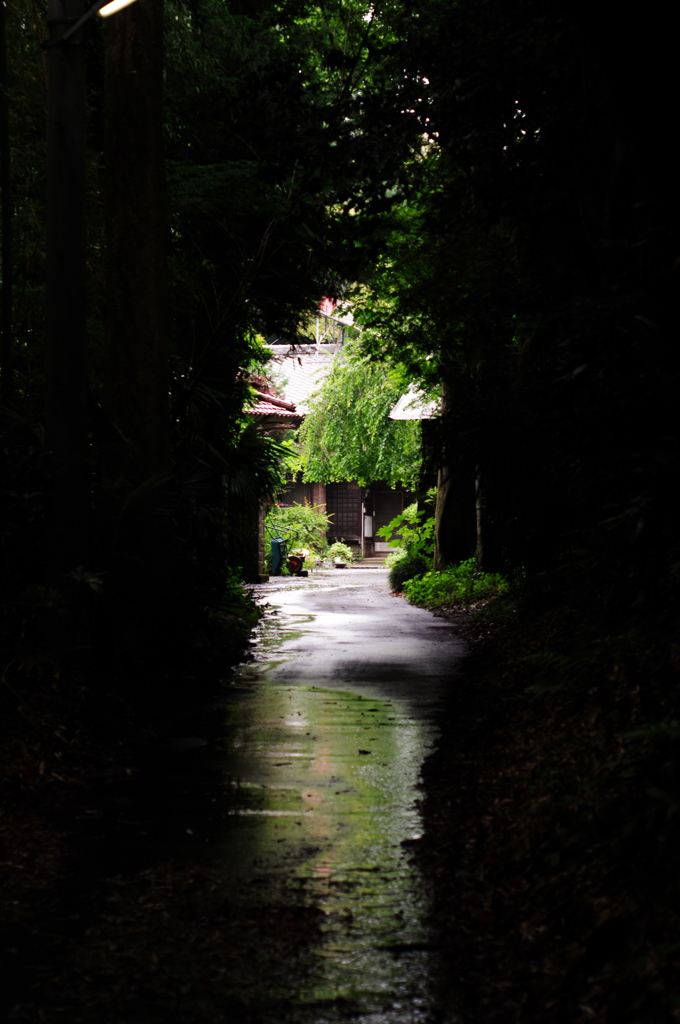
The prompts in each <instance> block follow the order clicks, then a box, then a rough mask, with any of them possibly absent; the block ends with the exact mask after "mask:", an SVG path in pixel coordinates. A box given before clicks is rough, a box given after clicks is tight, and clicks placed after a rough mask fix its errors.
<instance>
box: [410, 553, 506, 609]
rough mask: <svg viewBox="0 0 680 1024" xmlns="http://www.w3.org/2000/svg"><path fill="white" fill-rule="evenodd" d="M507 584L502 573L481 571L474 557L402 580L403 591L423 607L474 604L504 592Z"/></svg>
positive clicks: (414, 574)
mask: <svg viewBox="0 0 680 1024" xmlns="http://www.w3.org/2000/svg"><path fill="white" fill-rule="evenodd" d="M414 577H415V578H414ZM507 588H508V584H507V581H506V580H505V579H504V577H503V576H501V575H500V573H495V572H482V570H481V569H480V568H479V566H478V565H477V562H476V560H475V559H474V558H468V559H467V561H465V562H461V563H460V564H459V565H455V566H450V567H449V568H447V569H445V570H443V571H442V572H425V573H424V574H423V575H420V574H416V573H413V574H411V576H409V577H407V578H406V581H405V582H404V583H403V590H404V593H405V594H406V596H407V598H408V599H409V601H410V602H411V604H417V605H420V606H421V607H423V608H437V607H439V605H443V604H471V603H472V602H473V601H478V600H480V599H481V598H484V597H495V596H496V595H498V594H502V593H503V591H505V590H507Z"/></svg>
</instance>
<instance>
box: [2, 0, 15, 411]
mask: <svg viewBox="0 0 680 1024" xmlns="http://www.w3.org/2000/svg"><path fill="white" fill-rule="evenodd" d="M6 17H7V9H6V7H5V4H4V3H0V194H1V195H2V228H1V230H2V256H1V257H0V261H1V266H2V292H1V294H0V390H1V391H2V394H4V395H6V394H7V393H8V392H9V391H11V389H12V376H13V362H14V360H13V347H12V277H13V274H12V270H13V263H14V255H13V245H12V228H13V205H14V200H13V196H12V167H11V162H10V139H9V77H8V74H7V31H6Z"/></svg>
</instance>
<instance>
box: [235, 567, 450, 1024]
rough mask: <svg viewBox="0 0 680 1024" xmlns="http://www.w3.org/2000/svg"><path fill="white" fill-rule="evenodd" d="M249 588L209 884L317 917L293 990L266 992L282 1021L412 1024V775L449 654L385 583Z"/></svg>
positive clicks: (420, 975) (418, 883)
mask: <svg viewBox="0 0 680 1024" xmlns="http://www.w3.org/2000/svg"><path fill="white" fill-rule="evenodd" d="M257 591H258V593H257V597H258V600H260V601H261V602H262V603H263V604H266V605H267V612H266V615H265V618H264V620H263V623H262V625H261V627H260V629H259V633H258V636H257V637H256V638H255V641H254V652H255V655H254V660H253V661H252V662H249V663H247V664H246V665H244V666H242V667H241V669H240V670H239V672H238V674H237V676H236V678H235V679H234V681H233V686H232V692H231V698H230V701H229V705H228V711H229V718H230V730H229V732H230V736H231V739H230V742H229V751H228V754H227V757H226V766H225V772H226V776H227V781H228V784H229V785H230V787H231V788H232V789H233V793H234V802H233V805H232V806H233V813H232V815H231V817H230V821H229V827H228V829H227V830H226V835H225V837H224V839H223V842H222V844H221V851H220V862H221V871H222V872H223V874H224V877H225V879H226V884H227V890H228V892H229V894H230V897H231V898H232V899H236V900H240V901H244V902H246V903H248V901H251V902H255V901H256V902H257V903H258V905H260V906H261V905H262V904H263V903H266V904H267V905H269V906H272V907H273V906H276V905H277V904H279V905H282V906H287V907H290V906H299V907H300V908H303V907H304V908H310V907H311V908H315V909H316V910H318V911H320V912H321V914H322V915H323V924H322V930H321V934H322V939H321V941H319V942H314V943H313V944H312V949H311V953H310V962H309V964H308V969H307V971H306V973H305V977H306V981H305V982H304V983H302V985H301V988H300V989H299V991H296V992H294V993H292V992H290V991H287V992H286V991H283V990H282V988H281V985H282V983H281V981H278V982H271V983H270V984H269V986H268V984H267V981H266V979H265V980H264V981H263V990H265V991H266V992H267V995H268V996H270V997H272V998H282V999H285V1000H286V1002H287V1003H288V1004H289V1005H290V1003H291V1002H292V1003H293V1004H295V1005H296V1006H297V1011H292V1012H293V1017H291V1016H290V1015H287V1016H286V1019H287V1020H296V1021H300V1022H305V1024H307V1022H312V1021H313V1022H314V1024H321V1022H324V1021H335V1020H338V1019H343V1020H347V1019H353V1018H354V1017H355V1016H360V1017H361V1020H362V1021H367V1022H371V1024H400V1022H407V1021H408V1022H409V1024H418V1022H423V1024H424V1022H427V1021H431V1020H433V1019H434V1017H433V1008H432V1005H431V998H430V996H429V994H428V975H429V967H430V966H431V963H432V960H431V958H432V957H433V956H435V955H436V953H435V951H433V950H432V948H430V946H429V944H428V931H427V922H426V917H427V909H428V908H427V896H426V893H427V887H426V886H424V885H423V881H422V879H421V878H420V877H419V874H418V870H417V868H416V867H415V866H414V865H413V864H412V863H411V860H410V858H409V845H410V844H412V843H413V842H414V841H417V839H418V836H419V830H420V817H419V813H418V807H417V796H418V793H417V784H418V778H419V771H420V767H421V765H422V762H423V760H424V758H425V757H426V755H427V753H428V752H429V750H430V749H431V747H432V744H433V742H434V740H435V739H436V721H437V714H438V710H439V707H440V704H441V699H442V695H443V690H444V688H445V687H446V685H447V684H448V683H449V681H450V679H451V677H452V674H453V671H454V665H455V663H456V662H457V661H458V660H459V659H460V657H461V654H462V644H461V642H460V641H459V640H458V639H457V638H456V636H455V634H453V632H452V630H451V628H450V627H449V626H448V625H447V624H446V623H444V622H442V621H441V620H437V619H435V618H434V617H433V616H431V615H430V614H429V613H427V612H424V611H422V610H419V609H415V608H411V607H410V606H409V605H407V603H406V602H405V601H403V600H401V599H397V598H394V597H392V596H391V595H390V594H389V591H388V587H387V574H386V572H385V571H384V570H380V569H378V570H376V569H364V570H348V571H346V572H345V573H344V574H343V577H342V579H341V580H339V579H338V573H337V572H335V573H334V572H333V571H327V572H325V573H317V574H315V576H314V577H311V578H310V579H308V580H298V579H290V578H286V579H279V580H278V581H271V582H270V583H268V584H265V585H263V586H261V587H258V588H257ZM241 995H242V996H243V997H246V993H241ZM296 1014H297V1015H296Z"/></svg>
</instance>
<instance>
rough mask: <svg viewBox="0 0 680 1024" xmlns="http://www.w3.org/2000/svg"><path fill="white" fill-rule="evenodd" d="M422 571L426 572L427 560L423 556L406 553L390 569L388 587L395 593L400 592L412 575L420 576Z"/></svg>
mask: <svg viewBox="0 0 680 1024" xmlns="http://www.w3.org/2000/svg"><path fill="white" fill-rule="evenodd" d="M424 572H427V562H426V561H425V559H424V558H423V556H422V555H409V554H406V555H404V556H403V558H400V559H399V560H398V561H397V562H395V563H394V565H393V566H392V568H391V569H390V574H389V581H390V587H391V588H392V590H394V591H396V593H397V594H400V593H401V591H402V590H403V589H404V587H405V584H406V583H407V582H408V581H409V580H411V579H413V577H414V576H420V575H421V574H422V573H424Z"/></svg>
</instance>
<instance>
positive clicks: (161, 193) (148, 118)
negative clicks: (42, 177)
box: [102, 0, 173, 657]
mask: <svg viewBox="0 0 680 1024" xmlns="http://www.w3.org/2000/svg"><path fill="white" fill-rule="evenodd" d="M162 55H163V0H143V2H140V3H136V4H133V5H132V6H131V7H128V8H127V9H126V10H124V11H122V12H121V13H120V14H118V15H117V16H116V17H114V18H112V19H111V20H110V22H109V24H108V25H107V31H106V97H107V99H106V104H107V106H106V118H107V125H106V133H107V149H106V154H107V155H106V160H107V168H106V175H107V189H106V205H107V248H108V280H107V288H108V303H107V306H108V315H107V325H106V330H107V335H106V350H107V366H106V372H105V380H104V390H103V399H102V400H103V406H104V411H105V414H106V415H107V418H108V419H109V421H110V423H111V426H112V429H111V433H110V440H109V443H108V444H106V445H105V448H104V451H103V455H102V476H103V483H104V493H105V494H106V495H108V499H107V500H108V502H109V506H108V509H106V510H105V515H104V520H105V525H104V531H105V536H104V548H105V550H107V553H108V556H109V563H110V565H111V567H112V569H113V570H114V571H113V574H112V588H113V590H114V594H113V596H114V598H117V601H116V609H117V613H116V615H115V616H114V620H115V621H114V623H113V628H115V630H116V634H117V635H116V646H117V648H118V649H119V650H121V651H123V652H125V653H127V654H128V655H130V656H135V657H136V656H137V655H140V654H143V653H145V652H146V653H148V652H149V651H150V650H153V651H154V652H159V651H160V650H161V649H163V648H165V647H166V646H167V635H168V630H169V629H170V630H171V629H172V628H173V626H172V624H171V623H170V621H169V619H168V616H167V613H166V610H167V608H168V606H169V605H170V604H171V597H170V594H169V578H168V574H169V568H168V561H169V560H168V555H169V552H168V547H169V543H168V534H169V517H168V515H167V496H166V488H167V480H168V477H169V465H170V442H169V437H170V421H169V397H168V391H169V347H168V314H167V310H168V285H167V216H166V197H165V172H164V159H163V137H162V124H163V79H162Z"/></svg>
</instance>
